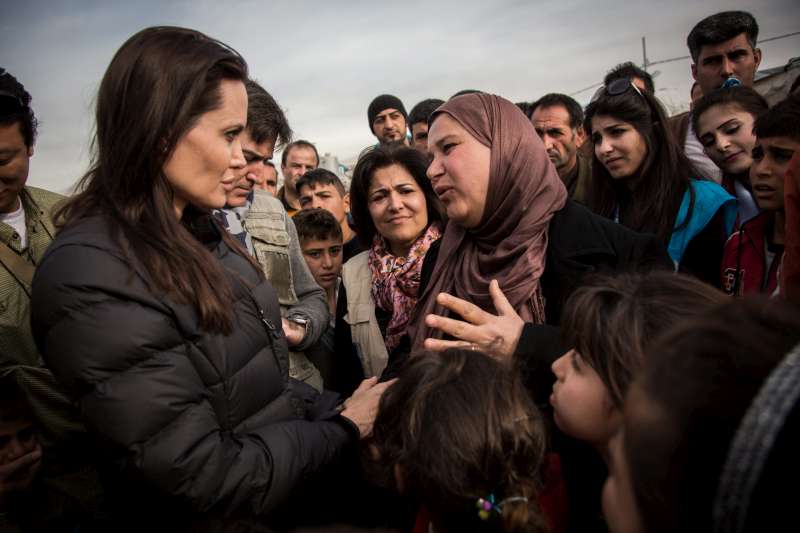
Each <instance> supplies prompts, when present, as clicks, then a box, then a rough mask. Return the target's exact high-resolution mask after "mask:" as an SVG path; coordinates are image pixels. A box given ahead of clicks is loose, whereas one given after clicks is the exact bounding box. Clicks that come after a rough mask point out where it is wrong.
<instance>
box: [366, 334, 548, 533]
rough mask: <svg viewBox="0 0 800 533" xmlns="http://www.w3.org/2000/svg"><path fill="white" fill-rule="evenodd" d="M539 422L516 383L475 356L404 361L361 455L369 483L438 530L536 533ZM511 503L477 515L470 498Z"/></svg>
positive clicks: (539, 524)
mask: <svg viewBox="0 0 800 533" xmlns="http://www.w3.org/2000/svg"><path fill="white" fill-rule="evenodd" d="M544 431H545V430H544V426H543V423H542V418H541V415H540V414H539V411H538V410H537V409H536V406H535V405H534V404H533V400H532V399H531V398H530V397H529V396H528V393H527V392H526V390H525V388H524V386H523V385H522V382H521V380H520V379H519V376H518V375H516V374H514V373H512V372H511V371H510V370H509V369H508V368H507V367H505V366H504V365H502V364H501V363H498V362H497V361H495V360H493V359H491V358H489V357H488V356H485V355H483V354H481V353H477V352H466V351H463V350H449V351H447V352H445V353H442V354H421V355H419V356H417V357H412V358H411V359H410V360H409V363H408V364H407V366H406V367H405V368H404V369H403V371H402V373H401V376H400V379H399V380H398V381H397V382H396V383H395V384H393V385H392V386H391V387H389V389H387V390H386V392H385V393H384V395H383V397H382V398H381V402H380V409H379V413H378V416H377V418H376V420H375V425H374V428H373V433H372V437H370V439H369V440H368V441H367V446H366V447H365V448H366V449H368V450H370V452H371V453H368V454H366V455H367V465H368V471H369V472H370V473H371V475H372V477H373V479H374V480H376V481H377V482H378V483H380V484H383V485H388V486H390V487H395V483H394V482H395V469H394V468H395V465H397V466H399V469H400V477H401V485H402V486H401V487H399V488H400V492H401V493H403V494H404V495H405V496H406V497H409V498H412V499H414V500H417V501H418V502H419V503H423V504H424V505H425V507H426V508H427V509H428V510H429V511H430V512H431V514H432V515H433V517H434V518H433V521H434V524H435V525H436V530H437V531H444V532H447V531H459V532H470V531H506V532H522V531H526V532H530V531H533V532H535V531H542V530H543V528H544V520H543V516H542V514H541V511H540V510H539V508H538V505H537V492H538V488H539V479H538V476H539V473H538V470H539V466H540V464H541V462H542V459H543V456H544V450H545V433H544ZM490 494H494V496H495V498H496V502H500V501H503V500H505V499H507V498H513V497H523V498H527V501H517V500H514V501H509V502H508V503H506V504H505V505H503V506H502V507H501V511H502V514H501V515H496V514H494V513H492V514H491V516H490V517H489V520H486V521H483V520H481V519H480V518H479V516H478V510H477V509H476V502H477V500H478V498H481V497H483V498H488V497H489V495H490Z"/></svg>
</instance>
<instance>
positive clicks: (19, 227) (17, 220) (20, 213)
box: [0, 201, 28, 249]
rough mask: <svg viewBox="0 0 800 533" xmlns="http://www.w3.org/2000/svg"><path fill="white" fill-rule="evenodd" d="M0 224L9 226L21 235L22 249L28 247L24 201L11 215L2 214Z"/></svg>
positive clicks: (0, 214)
mask: <svg viewBox="0 0 800 533" xmlns="http://www.w3.org/2000/svg"><path fill="white" fill-rule="evenodd" d="M0 222H2V223H4V224H8V225H9V226H11V227H12V228H14V230H15V231H16V232H17V234H18V235H19V239H20V247H21V248H23V249H24V248H26V247H27V246H28V228H27V227H26V226H25V209H23V208H22V201H20V203H19V209H17V210H16V211H12V212H11V213H0Z"/></svg>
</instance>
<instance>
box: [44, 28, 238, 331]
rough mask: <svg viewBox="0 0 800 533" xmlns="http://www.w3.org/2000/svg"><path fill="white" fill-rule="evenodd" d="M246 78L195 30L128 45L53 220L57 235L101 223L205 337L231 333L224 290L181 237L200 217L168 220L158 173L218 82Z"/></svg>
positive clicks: (205, 255)
mask: <svg viewBox="0 0 800 533" xmlns="http://www.w3.org/2000/svg"><path fill="white" fill-rule="evenodd" d="M246 79H247V64H246V63H245V61H244V59H242V57H241V56H240V55H239V54H238V53H237V52H236V51H234V50H232V49H231V48H229V47H228V46H226V45H224V44H223V43H221V42H219V41H217V40H215V39H212V38H210V37H208V36H206V35H204V34H202V33H200V32H198V31H195V30H189V29H184V28H175V27H153V28H147V29H144V30H142V31H140V32H139V33H137V34H136V35H134V36H133V37H131V38H130V39H128V41H127V42H125V44H123V45H122V47H121V48H120V49H119V50H118V51H117V53H116V54H115V55H114V58H113V59H112V60H111V64H110V65H109V66H108V69H107V70H106V73H105V75H104V76H103V80H102V82H101V84H100V89H99V91H98V95H97V111H96V116H95V120H96V125H95V128H96V131H95V134H94V138H93V140H92V160H91V165H90V167H89V170H88V171H87V172H86V174H85V175H84V176H83V177H82V178H81V180H80V182H79V184H78V189H79V190H80V192H79V193H78V194H77V195H76V196H74V197H72V198H71V199H70V200H69V202H68V203H67V204H66V205H65V206H64V207H63V208H62V209H61V210H60V212H59V213H57V219H58V222H59V225H61V226H69V225H70V224H73V223H75V222H77V221H78V220H80V219H82V218H84V217H87V216H92V215H102V216H104V217H105V218H106V220H107V223H108V226H109V228H110V229H111V232H112V238H113V239H114V240H115V241H116V242H117V243H118V244H119V245H120V247H121V248H122V249H123V251H124V252H125V254H126V255H127V256H128V259H129V263H132V262H133V259H134V258H135V259H136V262H137V263H138V264H139V265H141V268H142V269H144V271H145V272H146V273H147V278H148V280H147V282H148V284H149V285H150V288H151V290H153V291H154V292H163V293H165V294H169V295H170V296H171V297H173V298H174V299H175V300H176V301H178V302H180V303H189V304H192V305H193V306H194V307H195V309H197V311H198V313H199V315H200V320H201V323H202V325H203V327H204V328H205V329H206V330H208V331H215V332H223V333H227V332H230V330H231V327H232V324H231V322H232V310H231V302H232V291H231V287H230V283H229V282H228V281H227V278H226V277H225V275H224V273H223V268H222V266H221V265H220V264H219V262H218V261H216V260H214V258H213V257H212V255H211V253H210V252H209V251H208V250H207V249H206V248H205V247H204V246H203V245H202V244H201V243H200V242H199V241H198V240H197V239H196V238H195V237H194V236H193V235H192V233H191V232H190V231H189V230H188V229H187V227H188V225H189V224H190V223H191V222H192V220H191V219H192V217H200V216H204V215H205V216H208V215H207V214H203V213H199V212H198V211H197V210H193V209H191V208H187V210H186V212H185V213H184V216H183V221H179V220H178V219H177V218H176V216H175V210H174V208H173V191H172V188H171V186H170V184H169V183H168V181H167V179H166V177H165V176H164V173H163V171H162V168H163V166H164V163H165V162H166V161H167V160H168V159H169V157H170V156H171V154H172V152H173V150H174V149H175V146H176V145H177V143H178V141H179V139H180V138H181V137H182V136H183V135H184V134H185V133H187V132H188V131H189V130H190V129H191V128H192V127H193V126H194V124H195V123H196V121H197V120H198V119H199V118H200V116H201V115H202V114H203V113H206V112H208V111H211V110H213V109H215V108H217V107H218V106H219V105H220V98H221V97H220V84H221V82H222V80H240V81H242V82H244V81H245V80H246ZM220 233H221V235H222V238H223V239H224V240H225V241H226V242H229V243H231V242H232V239H230V237H229V236H228V235H227V232H225V231H221V232H220ZM233 249H234V250H236V251H237V252H240V249H239V248H238V247H236V246H235V245H233Z"/></svg>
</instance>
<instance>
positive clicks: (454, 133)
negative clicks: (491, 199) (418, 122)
mask: <svg viewBox="0 0 800 533" xmlns="http://www.w3.org/2000/svg"><path fill="white" fill-rule="evenodd" d="M428 150H429V151H430V153H431V156H432V157H433V161H432V162H431V164H430V166H429V167H428V178H430V180H431V184H432V185H433V190H434V191H435V192H436V195H437V196H438V197H439V199H440V200H441V201H442V203H443V204H444V206H445V209H446V210H447V217H448V218H449V219H450V220H451V221H453V222H455V223H456V224H459V225H461V226H463V227H465V228H467V229H470V228H475V227H477V226H478V224H479V223H480V221H481V219H482V218H483V211H484V209H485V207H486V194H487V191H488V190H489V161H490V158H491V150H490V149H489V147H488V146H484V145H482V144H481V143H479V142H478V140H477V139H475V137H473V136H472V135H470V134H469V132H467V130H465V129H464V128H462V127H461V125H460V124H459V123H458V122H456V121H455V120H454V119H453V118H451V117H450V116H449V115H447V114H446V113H442V114H440V115H439V116H438V117H437V118H436V120H434V122H433V124H432V125H431V128H430V130H429V131H428Z"/></svg>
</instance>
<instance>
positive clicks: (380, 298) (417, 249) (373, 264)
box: [368, 224, 442, 352]
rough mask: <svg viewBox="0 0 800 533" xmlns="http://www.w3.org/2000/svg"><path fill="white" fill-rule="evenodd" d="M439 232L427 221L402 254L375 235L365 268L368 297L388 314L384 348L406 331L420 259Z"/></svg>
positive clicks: (420, 268) (420, 266)
mask: <svg viewBox="0 0 800 533" xmlns="http://www.w3.org/2000/svg"><path fill="white" fill-rule="evenodd" d="M441 235H442V231H441V229H440V228H439V226H438V225H437V224H431V225H430V226H428V229H427V230H425V233H423V234H422V236H420V237H419V238H418V239H417V240H416V241H415V242H414V244H412V245H411V250H409V252H408V256H406V257H398V256H396V255H393V254H392V252H391V251H389V248H388V246H387V245H386V241H385V240H384V238H383V237H381V236H380V235H375V239H374V240H373V241H372V247H371V248H370V250H369V259H368V263H369V269H370V271H371V272H372V298H373V299H374V300H375V302H376V304H377V305H378V307H380V308H381V309H383V310H384V311H389V312H391V313H392V318H391V320H390V321H389V325H388V327H387V328H386V349H387V350H388V351H389V352H391V351H392V350H393V349H394V348H395V347H396V346H397V345H398V344H399V342H400V338H401V337H402V336H403V335H404V334H405V332H406V325H407V324H408V320H409V318H410V317H411V312H412V310H413V309H414V305H415V304H416V303H417V296H418V293H419V280H420V275H421V272H422V262H423V260H424V259H425V254H427V253H428V248H430V247H431V244H432V243H433V242H435V241H436V240H438V239H439V238H440V237H441Z"/></svg>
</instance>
